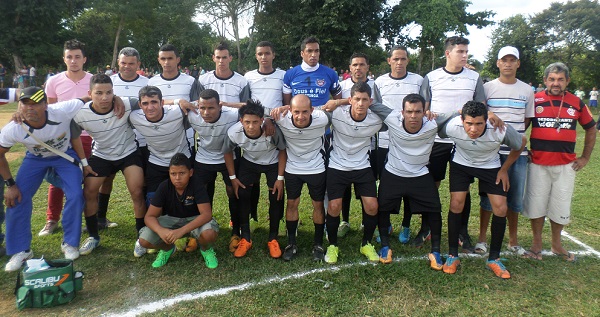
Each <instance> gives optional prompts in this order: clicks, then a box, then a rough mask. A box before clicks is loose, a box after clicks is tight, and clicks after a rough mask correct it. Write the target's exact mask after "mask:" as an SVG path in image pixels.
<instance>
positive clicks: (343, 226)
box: [337, 221, 350, 238]
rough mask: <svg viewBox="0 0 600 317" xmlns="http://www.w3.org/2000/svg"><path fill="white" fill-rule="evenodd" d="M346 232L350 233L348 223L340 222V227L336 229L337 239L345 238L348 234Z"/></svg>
mask: <svg viewBox="0 0 600 317" xmlns="http://www.w3.org/2000/svg"><path fill="white" fill-rule="evenodd" d="M348 232H350V223H348V222H347V221H342V222H340V226H339V227H338V233H337V236H338V238H343V237H345V236H346V235H347V234H348Z"/></svg>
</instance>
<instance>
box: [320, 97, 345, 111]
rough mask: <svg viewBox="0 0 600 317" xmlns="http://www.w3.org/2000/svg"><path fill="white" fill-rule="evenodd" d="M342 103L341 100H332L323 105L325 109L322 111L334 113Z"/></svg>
mask: <svg viewBox="0 0 600 317" xmlns="http://www.w3.org/2000/svg"><path fill="white" fill-rule="evenodd" d="M340 102H341V99H330V100H328V101H327V102H326V103H325V104H324V105H323V107H321V110H323V111H327V112H332V111H333V110H335V109H336V108H337V107H339V106H340Z"/></svg>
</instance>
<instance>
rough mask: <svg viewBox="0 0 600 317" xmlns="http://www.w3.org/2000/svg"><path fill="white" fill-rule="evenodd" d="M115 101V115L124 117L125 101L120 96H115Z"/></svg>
mask: <svg viewBox="0 0 600 317" xmlns="http://www.w3.org/2000/svg"><path fill="white" fill-rule="evenodd" d="M113 103H114V109H113V111H114V112H115V116H117V118H119V119H121V118H123V115H125V104H124V103H123V100H122V99H121V98H120V97H118V96H114V97H113Z"/></svg>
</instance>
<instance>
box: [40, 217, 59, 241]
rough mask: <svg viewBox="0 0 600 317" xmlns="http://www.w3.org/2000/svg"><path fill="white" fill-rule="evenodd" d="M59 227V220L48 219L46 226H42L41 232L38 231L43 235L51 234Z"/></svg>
mask: <svg viewBox="0 0 600 317" xmlns="http://www.w3.org/2000/svg"><path fill="white" fill-rule="evenodd" d="M57 228H58V222H56V221H52V220H48V221H46V224H45V225H44V228H42V230H40V232H39V233H38V236H40V237H43V236H48V235H51V234H53V233H54V231H56V229H57Z"/></svg>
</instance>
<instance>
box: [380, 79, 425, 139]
mask: <svg viewBox="0 0 600 317" xmlns="http://www.w3.org/2000/svg"><path fill="white" fill-rule="evenodd" d="M422 83H423V77H421V75H417V74H415V73H411V72H406V75H404V76H403V77H401V78H394V77H392V74H391V73H387V74H384V75H381V76H379V77H377V79H375V88H374V89H373V102H375V103H382V104H383V105H384V106H386V107H388V108H390V109H397V110H400V111H402V100H403V99H404V97H406V96H407V95H409V94H418V93H419V91H420V89H421V84H422ZM389 143H390V137H389V134H388V131H381V132H379V147H380V148H388V146H389Z"/></svg>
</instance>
